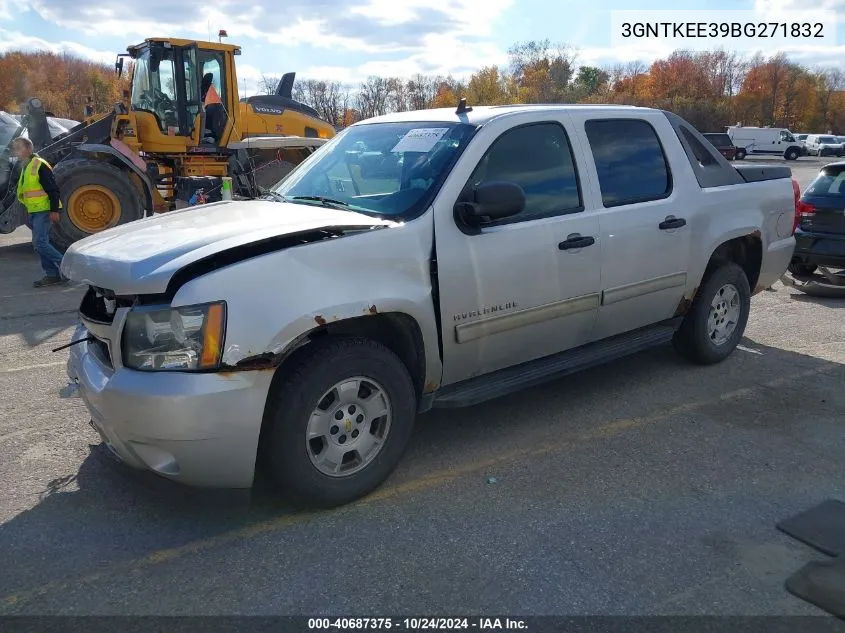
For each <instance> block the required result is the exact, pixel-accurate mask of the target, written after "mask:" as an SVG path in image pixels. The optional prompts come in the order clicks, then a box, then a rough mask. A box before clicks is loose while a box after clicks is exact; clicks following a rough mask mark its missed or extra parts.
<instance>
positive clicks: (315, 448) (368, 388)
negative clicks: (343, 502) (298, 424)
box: [305, 376, 392, 477]
mask: <svg viewBox="0 0 845 633" xmlns="http://www.w3.org/2000/svg"><path fill="white" fill-rule="evenodd" d="M391 418H392V412H391V406H390V399H389V398H388V396H387V391H386V390H385V389H384V387H383V386H381V385H380V384H379V383H377V382H376V381H375V380H373V379H371V378H365V377H363V376H355V377H352V378H346V379H344V380H342V381H340V382H338V383H336V384H335V385H334V386H332V387H331V389H329V390H328V391H326V392H325V393H324V394H323V395H322V397H321V398H320V399H319V400H318V402H317V406H316V407H315V408H314V410H313V411H312V412H311V417H310V418H309V420H308V428H307V432H306V438H305V448H306V450H307V451H308V456H309V457H310V459H311V463H312V464H313V465H314V467H315V468H316V469H317V470H318V471H319V472H321V473H322V474H324V475H327V476H329V477H348V476H350V475H354V474H355V473H357V472H360V471H361V470H363V469H364V468H366V467H367V466H368V465H369V464H370V463H371V462H372V461H373V460H374V459H375V458H376V456H377V455H378V454H379V453H380V452H381V450H382V448H383V447H384V444H385V441H386V439H387V435H388V433H389V432H390V422H391Z"/></svg>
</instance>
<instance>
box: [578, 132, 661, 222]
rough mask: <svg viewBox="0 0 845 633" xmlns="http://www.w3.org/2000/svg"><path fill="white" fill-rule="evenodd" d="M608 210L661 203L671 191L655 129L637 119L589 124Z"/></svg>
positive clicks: (603, 199)
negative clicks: (649, 202)
mask: <svg viewBox="0 0 845 633" xmlns="http://www.w3.org/2000/svg"><path fill="white" fill-rule="evenodd" d="M585 129H586V132H587V138H588V139H589V141H590V148H591V149H592V152H593V159H594V160H595V163H596V171H597V172H598V177H599V186H600V187H601V195H602V202H603V203H604V206H605V207H615V206H620V205H624V204H634V203H637V202H647V201H649V200H660V199H662V198H665V197H667V196H668V195H669V194H670V193H671V191H672V177H671V174H670V172H669V166H668V164H667V162H666V156H665V154H664V153H663V146H662V145H661V144H660V140H659V139H658V138H657V133H656V132H655V131H654V128H653V127H651V125H649V124H648V123H647V122H645V121H641V120H637V119H605V120H592V121H587V123H586V125H585Z"/></svg>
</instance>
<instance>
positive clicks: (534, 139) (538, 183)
mask: <svg viewBox="0 0 845 633" xmlns="http://www.w3.org/2000/svg"><path fill="white" fill-rule="evenodd" d="M502 180H504V181H509V182H515V183H516V184H518V185H519V186H520V187H522V189H523V191H525V199H526V204H525V210H524V211H523V212H522V213H520V214H519V215H518V216H516V217H515V218H507V220H504V221H502V222H500V223H503V222H513V221H514V220H516V221H521V220H530V219H535V218H542V217H548V216H552V215H559V214H562V213H572V212H575V211H580V210H581V209H582V208H583V207H582V203H581V191H580V188H579V185H578V174H577V172H576V169H575V159H574V157H573V154H572V147H571V146H570V144H569V137H568V136H567V135H566V131H565V130H564V129H563V127H561V126H560V125H559V124H558V123H541V124H536V125H526V126H523V127H518V128H514V129H512V130H509V131H507V132H505V133H504V134H502V136H500V137H499V138H498V139H497V140H496V141H495V142H494V143H493V145H492V146H491V147H490V149H489V150H487V153H486V154H485V155H484V157H483V158H482V159H481V161H480V162H479V164H478V167H476V168H475V172H473V175H472V178H471V180H470V182H471V184H472V185H474V186H477V185H479V184H481V183H484V182H492V181H502Z"/></svg>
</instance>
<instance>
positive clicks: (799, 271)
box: [787, 262, 818, 277]
mask: <svg viewBox="0 0 845 633" xmlns="http://www.w3.org/2000/svg"><path fill="white" fill-rule="evenodd" d="M816 269H818V266H816V265H815V264H801V263H799V262H793V263H790V264H789V267H788V268H787V270H788V271H789V272H790V273H791V274H792V275H794V276H795V277H809V276H810V275H812V274H813V273H814V272H816Z"/></svg>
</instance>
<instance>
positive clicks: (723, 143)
mask: <svg viewBox="0 0 845 633" xmlns="http://www.w3.org/2000/svg"><path fill="white" fill-rule="evenodd" d="M704 138H706V139H707V140H708V141H710V142H711V143H713V145H715V146H716V147H730V146H731V145H733V142H732V141H731V137H730V136H728V135H727V134H705V135H704Z"/></svg>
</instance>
